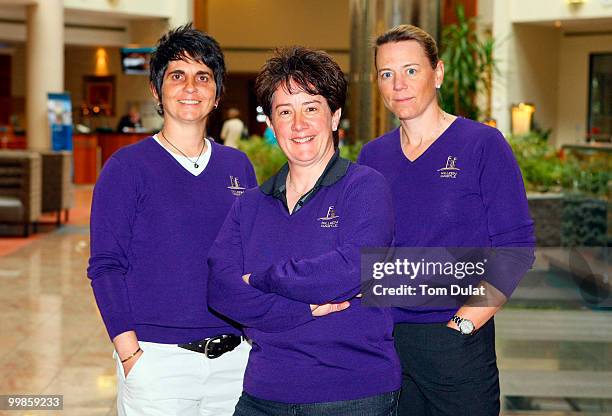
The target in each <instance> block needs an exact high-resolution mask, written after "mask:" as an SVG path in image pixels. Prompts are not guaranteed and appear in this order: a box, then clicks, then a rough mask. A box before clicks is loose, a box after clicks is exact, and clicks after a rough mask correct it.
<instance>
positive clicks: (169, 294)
mask: <svg viewBox="0 0 612 416" xmlns="http://www.w3.org/2000/svg"><path fill="white" fill-rule="evenodd" d="M150 68H151V69H150V70H151V73H150V81H151V91H152V93H153V95H154V96H155V98H156V99H157V101H158V108H159V113H160V114H161V115H162V116H163V119H164V125H163V128H162V130H161V131H160V132H159V133H158V134H157V135H155V136H153V137H149V138H147V139H144V140H142V141H140V142H138V143H136V144H134V145H131V146H127V147H124V148H122V149H120V150H119V151H117V152H116V153H115V154H114V155H113V156H111V158H110V159H109V160H108V161H107V162H106V164H105V165H104V169H103V170H102V172H101V174H100V178H99V180H98V182H97V184H96V187H95V189H94V196H93V205H92V211H91V257H90V260H89V269H88V276H89V277H90V278H91V285H92V288H93V291H94V294H95V297H96V302H97V304H98V307H99V309H100V313H101V315H102V318H103V320H104V323H105V325H106V329H107V331H108V334H109V336H110V338H111V340H112V341H113V344H114V346H115V351H116V353H115V357H116V361H117V377H118V395H117V407H118V411H119V415H139V416H142V415H147V416H154V415H159V416H162V415H163V416H166V415H182V416H190V415H215V416H219V415H231V414H232V413H233V409H234V406H235V403H236V401H237V400H238V396H239V394H240V392H241V390H242V377H243V373H244V368H245V365H246V361H247V357H248V353H249V350H250V346H249V345H248V344H247V343H246V342H244V341H242V338H241V331H240V330H239V329H237V328H236V327H234V326H233V325H232V324H230V323H229V322H227V321H224V320H223V319H221V318H219V317H218V316H217V315H214V314H212V313H211V312H210V311H209V309H208V305H207V303H206V291H207V279H208V268H207V266H206V256H207V253H208V250H209V248H210V246H211V244H212V242H213V241H214V239H215V236H216V235H217V232H218V230H219V228H220V227H221V224H222V222H223V220H224V218H225V216H226V214H227V212H228V210H229V208H230V207H231V205H232V203H233V202H234V200H235V199H237V197H239V196H240V195H241V194H242V193H243V192H244V190H245V189H247V188H250V187H252V186H254V185H256V179H255V173H254V171H253V167H252V166H251V164H250V162H249V161H248V159H247V157H246V156H245V155H244V154H243V153H241V152H238V151H236V150H234V149H230V148H227V147H225V146H221V145H217V144H215V143H214V142H213V141H212V140H209V139H207V138H206V120H207V119H208V117H209V115H210V113H211V112H212V111H213V109H214V108H215V107H216V106H217V104H218V102H219V99H220V98H221V95H222V92H223V77H224V73H225V63H224V59H223V54H222V52H221V49H220V47H219V44H218V43H217V42H216V41H215V40H214V39H213V38H212V37H210V36H209V35H206V34H204V33H202V32H199V31H197V30H195V29H193V28H191V25H186V26H183V27H179V28H177V29H175V30H173V31H170V32H169V33H167V34H166V35H164V36H162V38H161V39H160V40H159V42H158V45H157V48H156V51H155V53H154V54H153V56H152V57H151V65H150Z"/></svg>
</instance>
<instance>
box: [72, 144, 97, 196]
mask: <svg viewBox="0 0 612 416" xmlns="http://www.w3.org/2000/svg"><path fill="white" fill-rule="evenodd" d="M72 143H73V149H72V157H73V158H74V183H76V184H92V183H95V182H96V179H97V178H98V137H97V136H96V135H95V134H75V135H74V136H72Z"/></svg>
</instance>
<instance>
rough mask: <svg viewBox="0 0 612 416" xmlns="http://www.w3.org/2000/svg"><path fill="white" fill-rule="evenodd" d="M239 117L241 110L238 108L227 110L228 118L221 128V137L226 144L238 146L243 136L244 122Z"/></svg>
mask: <svg viewBox="0 0 612 416" xmlns="http://www.w3.org/2000/svg"><path fill="white" fill-rule="evenodd" d="M239 117H240V111H238V109H237V108H230V109H229V110H227V120H225V122H224V123H223V127H222V128H221V139H222V140H223V144H225V145H226V146H229V147H233V148H238V143H239V142H240V137H242V132H243V131H244V123H243V122H242V120H240V118H239Z"/></svg>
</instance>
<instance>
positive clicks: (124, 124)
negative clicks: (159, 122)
mask: <svg viewBox="0 0 612 416" xmlns="http://www.w3.org/2000/svg"><path fill="white" fill-rule="evenodd" d="M141 128H142V120H141V118H140V111H139V110H138V107H136V106H135V105H131V106H130V109H129V110H128V113H127V114H125V115H124V116H123V117H121V118H120V119H119V124H117V131H118V132H122V133H127V132H133V131H136V130H137V129H141Z"/></svg>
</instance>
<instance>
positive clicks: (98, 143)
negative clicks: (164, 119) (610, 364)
mask: <svg viewBox="0 0 612 416" xmlns="http://www.w3.org/2000/svg"><path fill="white" fill-rule="evenodd" d="M148 136H150V133H95V134H75V135H74V136H73V149H74V150H73V155H74V183H76V184H93V183H95V182H96V179H97V178H98V174H99V173H100V169H101V168H102V166H104V163H105V162H106V161H107V160H108V158H109V157H111V155H112V154H113V153H115V152H116V151H117V150H119V149H120V148H122V147H123V146H127V145H129V144H132V143H136V142H138V141H140V140H142V139H144V138H145V137H148Z"/></svg>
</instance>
